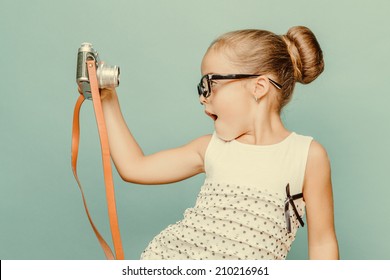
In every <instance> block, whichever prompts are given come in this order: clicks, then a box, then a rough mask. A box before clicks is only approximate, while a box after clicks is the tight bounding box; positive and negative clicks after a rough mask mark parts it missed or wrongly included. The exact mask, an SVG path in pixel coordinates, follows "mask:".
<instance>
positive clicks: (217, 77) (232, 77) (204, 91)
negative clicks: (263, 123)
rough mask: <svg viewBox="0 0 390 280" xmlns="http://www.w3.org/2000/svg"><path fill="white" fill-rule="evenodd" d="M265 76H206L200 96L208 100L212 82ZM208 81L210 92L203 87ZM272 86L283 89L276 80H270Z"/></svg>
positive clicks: (200, 84) (200, 89)
mask: <svg viewBox="0 0 390 280" xmlns="http://www.w3.org/2000/svg"><path fill="white" fill-rule="evenodd" d="M259 76H263V74H229V75H218V74H206V75H204V76H203V77H202V78H201V79H200V82H199V84H198V94H199V96H201V95H203V97H204V98H208V97H209V96H210V94H211V81H212V80H238V79H247V78H255V77H259ZM204 78H206V80H207V87H208V89H209V90H208V91H207V90H206V89H205V88H204V87H203V86H202V81H203V79H204ZM268 80H269V81H270V83H271V84H273V85H274V86H275V87H276V88H277V89H281V88H282V85H281V84H279V83H277V82H275V81H274V80H272V79H270V78H268Z"/></svg>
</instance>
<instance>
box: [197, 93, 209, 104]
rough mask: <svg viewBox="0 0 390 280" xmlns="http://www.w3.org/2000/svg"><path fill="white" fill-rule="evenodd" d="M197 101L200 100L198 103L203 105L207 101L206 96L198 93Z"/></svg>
mask: <svg viewBox="0 0 390 280" xmlns="http://www.w3.org/2000/svg"><path fill="white" fill-rule="evenodd" d="M199 101H200V105H203V104H205V103H207V98H206V97H204V96H203V94H201V95H199Z"/></svg>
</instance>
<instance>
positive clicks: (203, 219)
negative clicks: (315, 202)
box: [141, 133, 312, 260]
mask: <svg viewBox="0 0 390 280" xmlns="http://www.w3.org/2000/svg"><path fill="white" fill-rule="evenodd" d="M311 140H312V138H311V137H307V136H300V135H297V134H295V133H292V134H290V136H289V137H287V138H286V139H285V140H284V141H282V142H280V143H278V144H274V145H268V146H254V145H253V146H252V145H246V144H241V143H239V142H237V141H234V142H233V141H232V142H224V141H222V140H220V139H219V138H218V137H217V136H216V134H215V133H214V135H213V137H212V139H211V142H210V144H209V147H208V149H207V152H206V159H205V160H206V162H205V166H206V180H205V183H204V185H203V186H202V187H201V190H200V193H199V195H198V198H197V201H196V204H195V206H194V207H193V208H189V209H187V210H186V211H185V213H184V217H183V219H182V220H181V221H178V222H177V223H175V224H172V225H169V226H168V227H167V228H166V229H165V230H163V231H162V232H160V233H159V234H158V235H157V236H156V237H155V238H154V239H153V240H152V241H151V242H150V243H149V245H148V247H147V248H146V249H145V250H144V252H143V253H142V255H141V259H176V260H177V259H181V260H186V259H192V260H205V259H209V260H210V259H215V260H223V259H235V260H240V259H242V260H245V259H252V260H255V259H285V258H286V256H287V253H288V251H289V250H290V248H291V244H292V242H293V241H294V239H295V234H296V231H297V229H298V228H299V226H300V225H299V222H298V219H297V215H299V216H300V217H302V216H303V215H304V207H305V204H304V201H303V199H302V198H301V199H297V200H294V202H293V203H294V204H295V206H296V209H297V213H296V212H295V211H289V215H288V217H287V216H286V211H285V205H286V199H287V194H286V188H285V187H286V184H287V183H288V184H289V185H290V186H291V192H292V194H295V193H296V190H297V189H298V190H302V182H303V176H304V171H305V165H306V159H307V152H308V147H309V145H310V142H311ZM258 147H261V149H259V148H258ZM291 149H293V150H291ZM249 155H250V156H249ZM286 155H287V157H286ZM221 156H222V157H221ZM237 156H239V157H237ZM242 156H243V157H242ZM224 157H226V160H227V161H226V160H225V158H224ZM241 157H242V158H241ZM289 157H292V160H294V159H295V164H293V163H291V162H290V164H293V166H292V167H291V166H290V167H289V168H288V169H287V170H286V169H284V173H286V174H283V173H281V170H282V169H283V168H286V165H287V164H288V162H289V161H290V160H288V158H289ZM269 158H272V159H273V162H275V163H276V164H271V162H269V163H268V165H267V164H265V163H264V160H266V159H269ZM234 159H236V161H234ZM279 159H280V160H279ZM240 160H244V162H245V164H244V166H243V165H242V162H240ZM226 165H227V166H226ZM245 165H247V166H245ZM253 165H254V166H253ZM269 165H271V166H269ZM250 166H251V167H250ZM265 167H269V168H276V169H277V170H276V171H279V172H277V173H278V174H279V176H278V177H277V178H270V176H269V175H270V173H271V174H273V173H272V172H270V170H268V171H269V172H265V171H266V170H267V168H266V169H265V170H264V169H263V168H265ZM248 168H249V170H248ZM219 169H222V171H223V172H222V173H219V172H216V171H219ZM228 169H230V173H225V172H227V171H229V170H228ZM299 169H303V170H299ZM242 172H244V174H243V175H244V176H245V177H242V176H241V173H242ZM248 172H249V173H248ZM290 173H294V174H293V175H295V177H291V178H286V176H287V177H288V176H291V174H290ZM228 174H229V176H228ZM248 174H253V175H251V176H252V177H253V178H250V177H248ZM221 175H222V177H224V178H222V177H221ZM223 179H228V180H223ZM240 179H242V180H240ZM272 179H273V180H272ZM286 179H290V180H286ZM238 181H242V183H239V182H238ZM297 184H300V185H298V186H297ZM286 219H289V220H290V222H291V229H290V230H289V229H288V227H287V223H286ZM289 231H290V232H289Z"/></svg>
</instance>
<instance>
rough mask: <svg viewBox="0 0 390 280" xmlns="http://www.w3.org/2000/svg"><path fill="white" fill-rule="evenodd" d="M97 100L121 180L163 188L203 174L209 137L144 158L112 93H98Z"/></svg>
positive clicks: (111, 90)
mask: <svg viewBox="0 0 390 280" xmlns="http://www.w3.org/2000/svg"><path fill="white" fill-rule="evenodd" d="M101 96H102V106H103V112H104V118H105V121H106V125H107V132H108V140H109V145H110V151H111V157H112V159H113V161H114V164H115V166H116V169H117V170H118V172H119V174H120V176H121V177H122V179H123V180H125V181H128V182H132V183H137V184H166V183H172V182H177V181H180V180H183V179H186V178H189V177H191V176H194V175H196V174H198V173H201V172H204V164H203V158H204V154H205V151H206V148H207V145H208V143H209V141H210V139H211V136H210V135H207V136H203V137H200V138H198V139H196V140H194V141H192V142H190V143H189V144H187V145H184V146H182V147H179V148H175V149H170V150H165V151H161V152H158V153H155V154H152V155H148V156H145V155H144V154H143V152H142V149H141V148H140V146H139V145H138V143H137V142H136V140H135V139H134V137H133V135H132V134H131V132H130V130H129V129H128V127H127V125H126V123H125V121H124V119H123V116H122V113H121V110H120V106H119V102H118V97H117V95H116V92H115V90H113V89H104V90H101ZM156 141H158V138H157V137H156Z"/></svg>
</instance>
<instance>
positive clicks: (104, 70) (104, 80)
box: [96, 63, 120, 88]
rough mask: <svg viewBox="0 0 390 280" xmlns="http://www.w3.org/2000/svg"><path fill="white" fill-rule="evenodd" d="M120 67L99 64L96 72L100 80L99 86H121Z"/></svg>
mask: <svg viewBox="0 0 390 280" xmlns="http://www.w3.org/2000/svg"><path fill="white" fill-rule="evenodd" d="M119 73H120V70H119V67H118V66H116V65H115V66H108V65H105V64H103V63H102V64H99V66H98V68H97V70H96V74H97V78H98V81H99V88H115V87H117V86H119Z"/></svg>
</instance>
